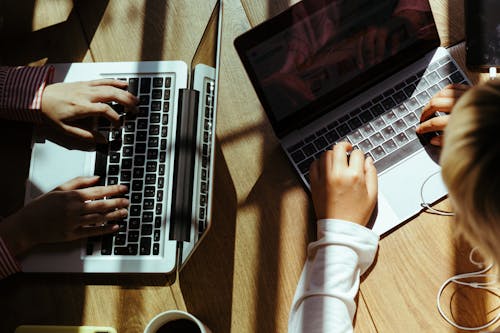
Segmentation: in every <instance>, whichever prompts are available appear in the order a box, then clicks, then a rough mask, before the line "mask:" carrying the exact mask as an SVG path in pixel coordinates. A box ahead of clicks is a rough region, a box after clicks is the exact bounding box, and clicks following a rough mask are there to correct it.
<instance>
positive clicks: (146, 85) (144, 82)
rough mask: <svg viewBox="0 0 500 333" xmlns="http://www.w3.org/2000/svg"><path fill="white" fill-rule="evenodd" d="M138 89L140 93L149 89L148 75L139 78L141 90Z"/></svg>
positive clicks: (144, 92) (145, 92)
mask: <svg viewBox="0 0 500 333" xmlns="http://www.w3.org/2000/svg"><path fill="white" fill-rule="evenodd" d="M140 91H141V94H147V93H149V92H150V91H151V78H150V77H143V78H141V90H140ZM148 98H149V97H148Z"/></svg>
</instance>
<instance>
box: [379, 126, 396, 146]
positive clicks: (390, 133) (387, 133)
mask: <svg viewBox="0 0 500 333" xmlns="http://www.w3.org/2000/svg"><path fill="white" fill-rule="evenodd" d="M395 134H396V132H395V131H394V129H393V128H392V127H391V126H390V125H389V126H387V127H385V128H384V129H383V130H382V135H383V136H384V137H385V138H386V139H388V138H392V137H393V136H394V135H395ZM384 148H385V147H384Z"/></svg>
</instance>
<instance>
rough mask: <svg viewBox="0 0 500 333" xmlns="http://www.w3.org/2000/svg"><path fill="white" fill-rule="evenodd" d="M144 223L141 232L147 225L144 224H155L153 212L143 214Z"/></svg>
mask: <svg viewBox="0 0 500 333" xmlns="http://www.w3.org/2000/svg"><path fill="white" fill-rule="evenodd" d="M142 222H143V224H142V225H141V230H142V228H143V227H144V225H145V224H144V222H146V223H149V222H153V212H144V213H142ZM143 233H144V232H143Z"/></svg>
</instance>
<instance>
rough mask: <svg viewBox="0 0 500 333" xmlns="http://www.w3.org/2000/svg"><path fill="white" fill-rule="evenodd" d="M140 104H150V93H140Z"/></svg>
mask: <svg viewBox="0 0 500 333" xmlns="http://www.w3.org/2000/svg"><path fill="white" fill-rule="evenodd" d="M139 105H142V106H144V105H149V95H140V96H139Z"/></svg>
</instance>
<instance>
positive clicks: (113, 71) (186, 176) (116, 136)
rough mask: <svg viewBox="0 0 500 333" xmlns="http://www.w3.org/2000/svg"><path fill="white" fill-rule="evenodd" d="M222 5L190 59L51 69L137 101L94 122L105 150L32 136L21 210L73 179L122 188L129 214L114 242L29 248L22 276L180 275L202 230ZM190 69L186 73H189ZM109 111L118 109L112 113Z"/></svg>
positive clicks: (59, 76) (207, 208)
mask: <svg viewBox="0 0 500 333" xmlns="http://www.w3.org/2000/svg"><path fill="white" fill-rule="evenodd" d="M221 27H222V1H218V2H217V4H216V6H215V8H214V9H213V12H212V14H211V16H210V18H209V21H208V24H207V26H206V28H205V32H204V34H203V37H202V38H201V41H200V43H199V45H198V49H197V51H196V53H195V55H194V57H193V60H192V63H191V66H190V67H188V65H187V64H186V63H184V62H181V61H150V62H112V63H71V64H55V65H54V66H55V68H56V70H55V74H56V76H55V81H56V82H72V81H85V80H93V79H98V78H115V79H119V80H126V81H128V84H129V86H128V90H129V91H130V92H131V93H133V94H135V95H137V96H138V97H139V99H140V104H139V112H138V114H136V115H124V116H123V127H122V128H121V129H119V130H116V129H113V128H111V127H110V124H109V123H107V122H106V121H102V119H101V121H100V122H99V125H98V130H99V131H101V132H102V133H104V134H105V135H107V136H108V138H109V144H107V145H103V146H98V147H97V149H96V150H95V151H81V150H75V149H67V148H66V147H63V146H62V145H60V144H57V143H55V142H52V141H50V140H48V139H46V138H43V137H39V136H37V135H35V139H34V144H33V150H32V155H31V165H30V172H29V179H28V181H27V186H26V202H29V201H31V200H33V199H34V198H36V197H37V196H39V195H40V194H42V193H45V192H48V191H50V190H51V189H53V188H54V187H56V186H58V185H60V184H62V183H64V182H65V181H67V180H69V179H72V178H74V177H77V176H90V175H94V174H97V175H100V176H101V178H100V179H101V181H102V184H103V185H104V184H106V185H111V184H125V185H127V186H128V187H129V193H128V199H129V200H130V202H131V204H130V206H129V214H128V216H127V218H125V219H123V220H121V221H114V223H118V224H119V225H120V230H119V231H118V232H117V233H116V234H113V235H107V236H102V237H93V238H89V239H86V240H83V241H76V242H70V243H64V244H50V245H44V246H40V247H37V248H35V249H34V250H33V251H31V252H30V253H28V254H27V255H26V257H24V258H22V260H21V266H22V269H23V271H25V272H110V273H114V272H117V273H119V272H132V273H134V272H138V273H168V272H172V271H174V270H175V269H180V268H181V267H182V265H183V264H184V263H185V262H186V261H187V259H188V258H189V257H190V255H191V254H192V253H193V251H194V249H195V248H196V246H197V245H198V244H199V242H200V240H201V239H202V238H203V237H204V235H205V234H206V232H207V230H208V229H209V227H210V221H211V204H212V188H213V174H214V173H213V167H214V144H215V120H216V109H217V108H216V106H217V91H218V77H219V70H218V69H219V61H220V60H219V59H220V42H221V40H220V38H221ZM190 71H192V72H190ZM112 107H113V108H115V109H116V110H117V112H123V110H120V109H121V108H122V107H121V106H119V105H116V104H114V105H112Z"/></svg>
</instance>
